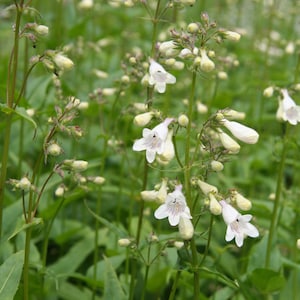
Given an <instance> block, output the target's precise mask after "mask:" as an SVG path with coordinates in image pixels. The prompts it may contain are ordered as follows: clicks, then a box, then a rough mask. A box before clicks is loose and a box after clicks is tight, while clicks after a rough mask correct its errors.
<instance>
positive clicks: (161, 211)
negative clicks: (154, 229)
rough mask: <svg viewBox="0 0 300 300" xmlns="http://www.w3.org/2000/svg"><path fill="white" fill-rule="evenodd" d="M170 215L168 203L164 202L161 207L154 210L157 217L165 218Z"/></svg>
mask: <svg viewBox="0 0 300 300" xmlns="http://www.w3.org/2000/svg"><path fill="white" fill-rule="evenodd" d="M168 215H169V212H168V209H167V205H166V204H162V205H161V206H160V207H159V208H157V209H156V211H155V212H154V217H155V218H156V219H159V220H161V219H164V218H166V217H167V216H168Z"/></svg>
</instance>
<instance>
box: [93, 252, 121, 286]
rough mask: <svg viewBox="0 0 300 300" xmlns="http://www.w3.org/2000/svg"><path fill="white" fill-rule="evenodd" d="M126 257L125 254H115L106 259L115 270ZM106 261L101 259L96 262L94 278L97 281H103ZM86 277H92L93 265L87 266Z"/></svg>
mask: <svg viewBox="0 0 300 300" xmlns="http://www.w3.org/2000/svg"><path fill="white" fill-rule="evenodd" d="M125 259H126V257H125V255H116V256H112V257H109V258H107V260H109V261H110V264H111V265H112V267H113V268H114V269H115V270H116V269H117V268H118V267H119V266H120V265H121V264H122V263H123V262H124V260H125ZM106 265H107V262H106V261H105V260H101V261H99V262H98V263H97V265H96V268H97V272H96V278H97V282H99V281H102V284H103V282H104V279H105V278H104V277H105V269H106ZM87 277H89V278H94V265H92V266H91V267H89V268H88V270H87Z"/></svg>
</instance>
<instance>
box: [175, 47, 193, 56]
mask: <svg viewBox="0 0 300 300" xmlns="http://www.w3.org/2000/svg"><path fill="white" fill-rule="evenodd" d="M178 56H179V57H180V58H187V57H191V56H193V53H192V51H191V50H190V49H188V48H184V49H182V50H181V51H180V53H179V55H178Z"/></svg>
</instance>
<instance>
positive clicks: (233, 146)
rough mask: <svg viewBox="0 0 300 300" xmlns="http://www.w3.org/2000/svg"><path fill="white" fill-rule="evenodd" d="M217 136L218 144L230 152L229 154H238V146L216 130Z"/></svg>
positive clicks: (225, 134) (226, 135)
mask: <svg viewBox="0 0 300 300" xmlns="http://www.w3.org/2000/svg"><path fill="white" fill-rule="evenodd" d="M218 136H219V139H220V142H221V143H222V145H223V147H224V148H225V149H226V150H228V151H230V152H231V153H234V154H235V153H238V152H239V151H240V148H241V147H240V145H239V144H238V143H237V142H236V141H235V140H234V139H232V138H231V137H230V136H229V135H228V134H227V133H225V132H223V131H221V130H220V129H219V130H218Z"/></svg>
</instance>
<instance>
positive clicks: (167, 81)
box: [166, 73, 176, 84]
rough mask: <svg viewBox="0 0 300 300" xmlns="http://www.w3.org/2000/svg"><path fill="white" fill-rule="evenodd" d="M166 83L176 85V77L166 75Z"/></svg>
mask: <svg viewBox="0 0 300 300" xmlns="http://www.w3.org/2000/svg"><path fill="white" fill-rule="evenodd" d="M166 83H170V84H173V83H176V77H175V76H173V75H172V74H170V73H167V78H166Z"/></svg>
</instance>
